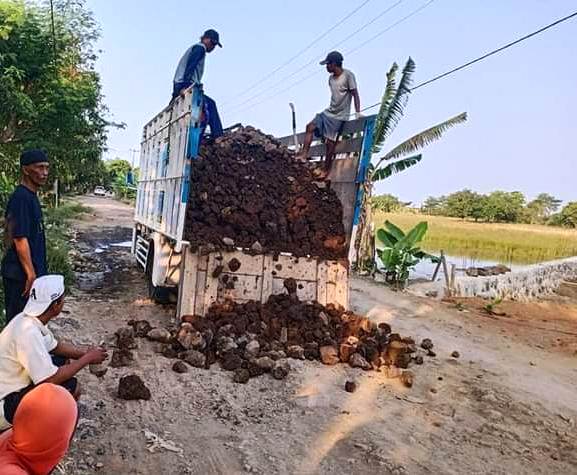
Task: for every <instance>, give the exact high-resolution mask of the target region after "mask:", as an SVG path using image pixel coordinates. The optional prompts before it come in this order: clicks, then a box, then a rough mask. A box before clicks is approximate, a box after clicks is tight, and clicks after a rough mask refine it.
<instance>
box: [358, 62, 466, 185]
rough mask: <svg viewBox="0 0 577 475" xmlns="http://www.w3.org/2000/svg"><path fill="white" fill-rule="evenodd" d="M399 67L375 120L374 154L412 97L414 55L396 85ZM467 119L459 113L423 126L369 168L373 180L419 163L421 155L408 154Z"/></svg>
mask: <svg viewBox="0 0 577 475" xmlns="http://www.w3.org/2000/svg"><path fill="white" fill-rule="evenodd" d="M398 69H399V67H398V65H397V64H396V63H394V64H393V65H392V67H391V69H390V70H389V72H388V73H387V84H386V87H385V92H384V93H383V97H382V100H381V106H380V108H379V112H378V113H377V118H376V122H375V130H374V137H373V141H374V144H373V153H374V154H377V153H380V152H381V150H382V148H383V144H384V143H385V141H386V140H387V139H388V138H389V137H390V136H391V134H392V133H393V132H394V130H395V128H396V127H397V125H398V124H399V122H400V120H401V118H402V117H403V115H404V113H405V108H406V106H407V103H408V100H409V94H410V92H411V83H412V77H413V74H414V72H415V69H416V65H415V62H414V61H413V60H412V59H411V58H409V59H408V61H407V63H406V64H405V67H404V68H403V71H402V73H401V79H400V81H399V82H398V86H397V72H398ZM466 120H467V114H466V113H463V114H459V115H458V116H455V117H453V118H451V119H449V120H447V121H445V122H442V123H440V124H437V125H435V126H433V127H431V128H429V129H427V130H424V131H423V132H421V133H419V134H417V135H414V136H413V137H411V138H410V139H408V140H406V141H404V142H403V143H401V144H399V145H397V146H396V147H395V148H393V149H392V150H391V151H389V152H388V153H386V154H384V155H383V156H382V157H380V158H378V159H377V161H376V164H375V165H373V166H371V168H370V170H369V176H370V179H371V181H372V182H373V183H374V182H376V181H381V180H384V179H386V178H389V177H390V176H391V175H393V174H395V173H399V172H402V171H404V170H406V169H407V168H409V167H411V166H414V165H416V164H417V163H419V162H420V161H421V158H422V156H421V155H414V156H410V157H408V155H410V154H413V153H415V152H417V151H419V150H421V149H422V148H424V147H426V146H427V145H429V144H430V143H432V142H434V141H436V140H439V139H440V138H441V137H442V135H443V134H444V133H445V132H446V131H447V130H448V129H450V128H451V127H454V126H455V125H458V124H461V123H463V122H465V121H466ZM397 159H398V161H396V162H394V163H392V164H390V165H387V166H383V163H384V162H385V161H389V160H397Z"/></svg>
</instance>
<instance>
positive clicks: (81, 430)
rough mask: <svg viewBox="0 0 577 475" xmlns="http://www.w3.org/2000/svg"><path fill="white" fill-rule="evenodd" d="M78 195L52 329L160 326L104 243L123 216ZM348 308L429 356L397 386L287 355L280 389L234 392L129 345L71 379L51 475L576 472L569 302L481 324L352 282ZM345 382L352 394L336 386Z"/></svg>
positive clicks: (446, 307) (127, 267)
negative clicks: (139, 392) (129, 381)
mask: <svg viewBox="0 0 577 475" xmlns="http://www.w3.org/2000/svg"><path fill="white" fill-rule="evenodd" d="M82 201H83V202H84V203H85V204H87V205H89V206H91V207H92V208H93V210H94V214H93V216H90V217H89V218H88V219H85V220H83V221H82V222H79V223H78V224H77V226H76V229H77V230H78V235H77V242H76V244H75V246H76V248H77V249H78V252H79V256H78V261H79V262H81V265H80V264H79V269H78V270H79V271H83V272H81V274H80V277H81V279H80V282H81V287H82V289H83V290H80V289H74V290H73V294H72V296H71V297H70V298H69V299H68V300H67V302H66V306H65V308H66V311H67V313H66V314H65V315H63V316H61V317H59V318H58V319H57V320H56V321H55V322H54V324H53V329H54V331H55V332H56V333H57V334H59V335H61V336H62V337H65V338H70V339H72V340H74V341H76V342H78V343H93V344H95V343H98V342H100V341H102V340H104V341H110V340H111V337H112V335H113V333H114V331H115V330H116V329H117V328H118V327H120V326H122V325H123V324H125V323H126V322H127V321H128V320H129V319H131V318H138V319H146V320H149V321H150V322H151V323H152V324H153V325H157V326H161V325H165V324H167V323H168V322H170V320H171V319H172V318H173V314H174V307H170V306H167V307H161V306H158V305H154V304H152V303H151V302H150V301H148V300H147V299H146V297H145V296H146V287H145V282H144V279H143V275H142V274H141V272H140V271H139V270H138V269H137V268H136V267H135V266H134V264H133V261H132V259H131V256H130V254H129V250H128V249H127V248H125V247H121V246H111V244H113V243H121V242H122V241H125V240H126V239H128V238H129V236H130V230H129V228H130V225H131V219H132V210H131V209H130V208H129V207H128V206H125V205H122V204H119V203H117V202H114V201H112V200H109V199H103V198H84V199H83V200H82ZM95 249H99V251H98V253H95ZM539 305H545V306H546V305H549V303H544V304H539ZM550 305H558V304H550ZM559 305H560V304H559ZM352 306H353V309H354V310H356V311H358V312H363V313H367V314H368V315H369V316H370V317H371V318H373V319H374V320H375V321H388V322H391V323H392V325H393V327H394V328H395V330H396V331H400V333H402V334H404V335H413V336H415V337H416V338H417V339H420V338H424V337H429V338H432V340H433V341H434V343H435V351H436V353H437V357H436V358H429V359H427V360H426V361H425V364H424V365H423V366H418V367H416V368H415V373H416V382H415V385H414V387H413V388H412V389H410V390H408V389H404V388H401V387H400V385H399V384H398V382H397V380H391V379H386V378H385V377H384V375H383V374H382V373H377V372H362V371H360V370H353V369H351V368H348V367H344V366H341V367H327V366H323V365H321V364H320V363H313V362H300V361H292V360H291V361H292V366H293V369H294V370H293V371H292V372H291V374H290V375H289V377H288V379H287V380H285V381H276V380H273V379H271V378H268V377H260V378H256V379H252V380H251V381H250V382H249V383H248V384H246V385H239V384H235V383H233V382H232V380H231V375H230V373H226V372H224V371H222V370H220V369H218V367H217V366H218V365H214V366H213V369H211V370H208V371H205V370H200V369H194V368H191V370H190V372H188V373H186V374H176V373H174V372H173V371H172V370H171V366H172V364H173V360H169V359H167V358H165V357H163V356H161V355H160V354H157V353H155V351H154V350H155V348H154V345H153V344H152V343H149V342H147V341H144V340H139V348H138V350H137V352H136V353H137V358H136V361H135V363H134V365H133V367H130V368H118V369H113V368H109V370H108V372H107V374H106V375H105V376H104V377H103V378H102V379H98V378H96V377H95V376H93V375H92V374H90V373H88V371H86V372H84V373H83V374H81V376H80V380H81V383H82V385H83V387H84V393H85V396H84V397H83V399H82V402H81V411H80V412H81V416H80V422H79V426H78V431H77V433H76V436H75V440H74V443H73V447H72V449H71V452H70V454H69V456H68V457H67V459H66V460H65V461H64V462H63V463H62V464H61V466H60V467H59V473H64V474H75V475H76V474H92V473H103V474H111V475H112V474H114V475H116V474H159V473H164V474H167V475H168V474H197V473H198V474H213V473H214V474H220V473H222V474H235V473H249V472H251V473H262V474H269V473H278V474H285V473H307V474H308V473H320V474H325V473H362V474H365V473H367V474H373V473H374V474H377V473H378V474H386V473H394V474H405V473H406V474H427V473H443V474H445V473H447V474H462V473H468V474H476V473H499V474H511V473H523V474H525V473H543V474H545V473H547V474H550V473H561V474H569V473H577V428H576V423H577V354H575V348H577V336H575V332H576V331H577V330H575V327H576V326H577V325H576V324H577V309H576V307H575V306H574V305H571V304H570V303H564V304H562V305H560V306H559V307H558V308H559V315H562V318H561V317H559V318H557V317H555V315H553V317H552V318H548V319H546V321H545V322H543V321H541V320H542V319H539V318H538V316H539V315H540V313H539V312H538V308H539V307H538V306H537V307H535V306H531V307H527V308H530V310H531V311H530V312H528V313H527V312H525V311H524V310H523V309H522V308H520V307H515V308H514V309H513V307H511V310H510V313H511V316H510V317H509V318H491V317H489V316H483V315H482V312H479V311H478V310H477V307H478V303H475V302H470V303H469V302H463V303H462V304H461V305H455V304H443V303H438V302H435V301H430V300H427V299H420V298H417V297H414V296H409V295H404V294H399V293H393V292H391V291H389V290H387V289H385V288H383V287H382V286H379V285H376V284H374V283H370V282H366V281H363V280H360V279H355V280H353V282H352ZM543 308H544V307H543ZM548 308H549V309H550V307H548ZM555 308H557V307H555ZM463 309H465V311H463ZM513 310H514V311H513ZM531 312H532V313H531ZM524 315H534V318H529V317H526V318H523V316H524ZM549 315H550V312H549ZM454 350H457V351H458V352H459V353H460V357H459V358H453V357H451V356H450V355H451V353H452V352H453V351H454ZM128 373H137V374H139V375H140V376H141V377H142V378H143V380H144V381H145V382H146V384H147V386H148V387H149V388H150V389H151V391H152V398H151V400H150V401H143V402H140V401H139V402H126V401H121V400H119V399H117V398H116V396H115V394H116V390H117V386H118V379H119V377H120V376H122V375H125V374H128ZM348 379H354V380H355V381H356V382H357V383H358V389H357V391H356V392H355V393H352V394H349V393H347V392H345V391H344V390H343V386H344V382H345V381H346V380H348Z"/></svg>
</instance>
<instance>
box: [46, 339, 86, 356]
mask: <svg viewBox="0 0 577 475" xmlns="http://www.w3.org/2000/svg"><path fill="white" fill-rule="evenodd" d="M88 351H89V350H88V349H86V348H82V347H79V346H76V345H72V344H70V343H65V342H63V341H59V342H58V344H57V345H56V348H54V349H53V350H52V354H54V355H57V356H62V357H63V358H70V359H73V360H79V359H80V358H82V357H83V356H84V355H85V354H86V353H87V352H88Z"/></svg>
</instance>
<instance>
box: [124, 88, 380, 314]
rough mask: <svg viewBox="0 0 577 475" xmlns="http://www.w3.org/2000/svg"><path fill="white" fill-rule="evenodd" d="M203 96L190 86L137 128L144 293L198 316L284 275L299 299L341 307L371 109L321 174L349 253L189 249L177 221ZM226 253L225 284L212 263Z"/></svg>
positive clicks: (260, 291) (271, 289) (316, 149)
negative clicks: (338, 211)
mask: <svg viewBox="0 0 577 475" xmlns="http://www.w3.org/2000/svg"><path fill="white" fill-rule="evenodd" d="M202 100H203V93H202V89H201V88H199V87H194V88H192V89H191V90H190V91H188V92H187V93H186V94H185V96H184V97H178V98H176V99H175V100H174V101H173V102H172V103H171V104H170V105H169V106H168V107H166V108H165V109H163V110H162V111H161V112H160V113H159V114H157V115H156V116H155V117H154V118H153V119H152V120H151V121H150V122H148V123H147V124H146V125H145V126H144V129H143V133H142V143H141V155H140V177H139V181H138V188H137V194H136V209H135V217H134V221H135V223H134V229H133V240H132V252H133V254H134V256H135V258H136V262H137V263H138V265H139V266H140V267H141V268H142V269H143V270H144V272H145V275H146V279H147V283H148V290H149V296H150V298H151V299H153V300H155V301H157V302H168V301H170V300H171V299H172V300H173V301H176V304H177V308H176V315H177V318H181V317H182V316H185V315H200V316H203V315H205V314H206V312H207V311H208V308H209V307H210V306H211V305H212V304H213V303H215V302H221V301H224V300H226V299H230V300H233V301H237V302H244V301H248V300H256V301H260V302H265V301H266V300H267V299H268V298H269V296H270V295H271V294H277V293H281V292H285V288H284V285H283V283H284V281H285V280H286V279H289V278H291V279H294V280H295V281H296V283H297V286H298V291H297V294H298V297H299V298H300V299H301V300H303V301H317V302H319V303H321V304H323V305H327V304H331V303H332V304H335V305H341V306H343V307H345V308H347V307H348V300H349V295H348V292H349V285H348V283H349V271H350V269H349V267H350V266H349V262H350V261H351V260H354V257H355V256H354V251H353V246H351V243H352V242H354V238H355V232H356V228H357V225H358V222H359V217H360V207H361V201H362V190H363V186H362V185H363V183H364V181H365V178H366V174H367V167H368V165H369V163H370V158H371V149H372V146H373V129H374V124H375V116H369V117H364V118H361V119H356V120H352V121H349V122H346V123H345V124H344V127H343V129H342V133H341V139H340V141H339V143H338V145H337V147H336V159H335V162H334V164H333V168H332V170H331V173H330V175H329V177H328V180H330V183H331V184H330V186H331V187H332V189H333V190H334V191H335V192H336V193H337V195H338V197H339V199H340V201H341V203H342V205H343V225H344V228H345V232H346V236H347V243H346V245H347V249H349V258H348V259H339V260H327V259H321V258H319V257H317V256H306V257H305V258H303V257H302V256H300V257H295V256H293V255H291V254H290V253H284V252H281V253H274V254H273V253H267V252H263V253H259V254H255V253H254V252H246V251H247V250H246V249H241V248H238V249H234V250H226V251H216V250H214V249H212V248H210V247H207V248H203V247H200V248H195V249H193V248H192V247H191V246H190V243H189V242H187V241H186V240H185V239H184V227H185V219H186V213H187V206H189V204H188V202H189V200H188V198H189V192H190V189H191V188H190V187H192V186H194V182H193V181H192V180H191V165H192V163H193V161H194V160H197V159H198V158H199V149H200V143H201V140H202V136H201V135H202V127H201V114H202V112H201V111H202ZM279 140H280V142H282V143H283V144H285V145H286V146H287V147H289V148H293V149H294V148H295V147H298V146H299V145H300V144H302V142H303V140H304V133H300V134H292V135H288V136H286V137H282V138H279ZM324 153H325V146H324V144H323V143H321V142H320V141H317V142H314V143H313V145H312V147H311V149H310V154H309V155H310V157H311V159H313V160H315V159H321V158H322V157H323V155H324ZM233 258H236V259H237V260H238V261H239V262H240V263H241V266H240V268H239V270H238V271H236V272H233V271H232V270H230V269H227V268H225V269H224V273H225V274H226V273H229V274H230V275H231V277H234V279H235V282H236V284H235V286H234V288H229V287H227V286H223V285H222V279H218V278H215V271H216V269H217V267H219V266H221V263H222V262H229V261H230V260H231V259H233ZM221 267H222V266H221ZM220 272H221V271H220V269H219V272H218V273H219V274H220Z"/></svg>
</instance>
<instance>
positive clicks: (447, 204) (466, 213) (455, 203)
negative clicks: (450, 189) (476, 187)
mask: <svg viewBox="0 0 577 475" xmlns="http://www.w3.org/2000/svg"><path fill="white" fill-rule="evenodd" d="M485 206H486V197H484V196H482V195H480V194H479V193H475V192H474V191H471V190H467V189H465V190H462V191H457V192H456V193H451V194H450V195H449V196H447V197H446V198H445V201H444V203H443V207H444V209H443V211H444V214H445V215H446V216H452V217H455V218H461V219H465V218H474V219H475V221H477V220H479V219H482V218H483V212H484V209H485Z"/></svg>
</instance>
